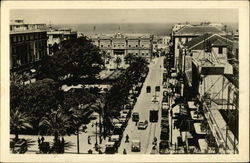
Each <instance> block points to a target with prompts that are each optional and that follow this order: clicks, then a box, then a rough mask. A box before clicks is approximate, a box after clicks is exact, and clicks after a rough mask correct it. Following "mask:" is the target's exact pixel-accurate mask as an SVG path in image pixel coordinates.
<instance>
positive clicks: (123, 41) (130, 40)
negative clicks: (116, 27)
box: [91, 33, 152, 62]
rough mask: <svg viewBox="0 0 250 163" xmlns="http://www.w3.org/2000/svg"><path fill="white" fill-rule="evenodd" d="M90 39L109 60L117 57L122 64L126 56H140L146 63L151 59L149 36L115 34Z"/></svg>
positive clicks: (150, 39)
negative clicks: (109, 57) (108, 56)
mask: <svg viewBox="0 0 250 163" xmlns="http://www.w3.org/2000/svg"><path fill="white" fill-rule="evenodd" d="M91 39H92V40H93V43H94V44H95V45H96V46H98V47H99V48H100V49H101V50H102V51H105V52H106V53H107V54H108V55H110V56H111V58H115V57H117V56H119V57H120V58H121V60H122V62H123V61H124V56H126V55H127V54H132V55H134V56H141V57H143V58H145V59H146V60H147V61H149V60H150V59H151V57H152V36H150V35H140V34H122V33H116V34H114V35H100V36H98V35H95V36H92V37H91Z"/></svg>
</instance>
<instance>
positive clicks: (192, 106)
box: [188, 101, 197, 109]
mask: <svg viewBox="0 0 250 163" xmlns="http://www.w3.org/2000/svg"><path fill="white" fill-rule="evenodd" d="M188 108H189V109H197V107H196V106H195V105H194V101H188Z"/></svg>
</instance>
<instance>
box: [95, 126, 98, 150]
mask: <svg viewBox="0 0 250 163" xmlns="http://www.w3.org/2000/svg"><path fill="white" fill-rule="evenodd" d="M97 125H98V123H97V122H96V123H95V132H96V135H95V148H96V147H97V145H98V142H97ZM96 149H97V148H96Z"/></svg>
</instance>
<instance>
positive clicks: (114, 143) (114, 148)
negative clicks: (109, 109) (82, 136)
mask: <svg viewBox="0 0 250 163" xmlns="http://www.w3.org/2000/svg"><path fill="white" fill-rule="evenodd" d="M146 76H147V74H144V75H143V76H142V77H141V78H140V80H139V81H140V82H139V83H138V84H136V85H134V86H133V87H132V89H131V90H130V91H129V96H128V103H127V105H125V106H124V108H123V109H122V110H121V111H120V116H119V117H118V119H117V120H116V121H114V122H113V125H114V130H113V135H111V137H110V139H109V141H108V142H107V144H106V145H105V153H106V154H114V153H117V152H118V148H119V146H120V144H121V140H122V137H123V132H124V130H125V128H126V127H127V124H128V121H129V119H130V117H131V115H132V120H133V121H137V122H138V121H139V119H140V117H139V113H137V112H133V113H132V110H133V107H134V105H135V103H136V101H137V97H138V96H139V94H140V93H141V88H142V86H143V82H144V80H145V78H146ZM139 124H140V125H138V129H139V128H140V129H143V128H146V127H147V125H148V124H147V122H145V121H144V122H142V123H141V122H139ZM140 148H141V143H140V141H139V140H132V146H131V149H132V151H140Z"/></svg>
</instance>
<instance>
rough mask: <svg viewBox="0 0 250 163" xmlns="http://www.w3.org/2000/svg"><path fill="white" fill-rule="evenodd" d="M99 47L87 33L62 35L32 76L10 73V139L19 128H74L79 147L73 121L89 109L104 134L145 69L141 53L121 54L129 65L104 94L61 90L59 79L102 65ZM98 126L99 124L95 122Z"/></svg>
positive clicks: (63, 131)
mask: <svg viewBox="0 0 250 163" xmlns="http://www.w3.org/2000/svg"><path fill="white" fill-rule="evenodd" d="M103 55H104V53H102V52H100V50H99V49H98V48H97V47H96V46H94V45H93V44H92V43H91V40H89V39H88V38H87V37H81V38H77V39H71V40H67V41H63V42H62V44H61V45H60V49H58V50H57V51H56V52H55V53H54V55H53V56H47V57H46V58H45V59H44V60H43V61H42V62H43V63H42V64H41V66H40V68H39V69H38V73H37V79H38V80H37V81H36V82H35V83H30V84H28V85H25V84H24V78H23V76H22V75H18V74H11V85H10V114H11V115H10V131H11V133H14V134H15V135H16V136H15V140H18V135H19V134H20V133H22V134H43V135H54V137H55V138H54V140H57V139H58V138H59V136H64V135H71V134H76V135H77V139H78V141H77V142H78V145H77V146H78V152H79V136H78V134H79V127H80V126H81V125H82V124H87V123H88V122H89V121H90V120H91V115H92V113H93V112H98V113H99V115H100V118H99V119H100V122H101V119H103V122H104V123H103V127H104V134H107V129H110V128H111V126H112V124H111V121H112V118H114V117H117V116H118V114H119V111H120V110H121V109H122V106H123V105H124V104H126V103H127V97H128V94H129V90H130V89H131V88H132V86H133V85H134V84H136V83H138V81H139V79H140V77H141V76H142V74H144V73H147V71H148V67H147V64H148V63H147V62H146V61H145V60H144V59H143V58H141V57H134V56H133V55H127V56H126V57H125V60H126V61H127V62H128V63H129V65H130V66H129V67H128V68H127V69H126V70H124V72H123V73H122V75H121V76H120V77H119V78H118V79H117V81H116V82H115V83H113V84H112V88H111V89H110V90H109V91H108V92H106V93H105V94H102V95H101V94H100V90H98V89H93V90H86V89H72V90H70V91H68V92H64V91H62V90H61V85H62V81H64V80H67V79H69V78H71V79H73V80H75V81H77V82H78V81H79V79H81V78H90V79H94V78H95V77H96V75H97V74H99V72H100V71H101V69H102V68H103ZM100 130H102V129H101V128H100Z"/></svg>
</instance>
